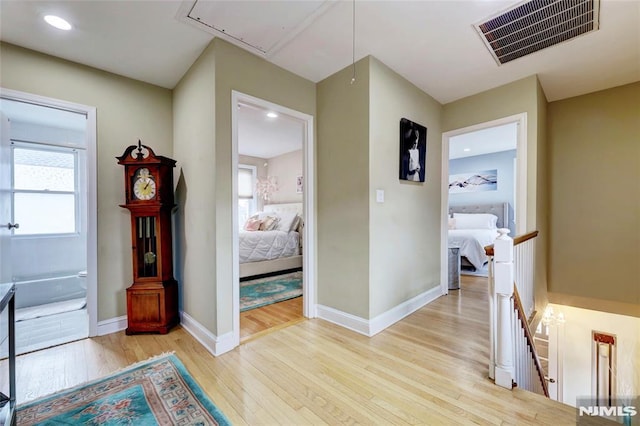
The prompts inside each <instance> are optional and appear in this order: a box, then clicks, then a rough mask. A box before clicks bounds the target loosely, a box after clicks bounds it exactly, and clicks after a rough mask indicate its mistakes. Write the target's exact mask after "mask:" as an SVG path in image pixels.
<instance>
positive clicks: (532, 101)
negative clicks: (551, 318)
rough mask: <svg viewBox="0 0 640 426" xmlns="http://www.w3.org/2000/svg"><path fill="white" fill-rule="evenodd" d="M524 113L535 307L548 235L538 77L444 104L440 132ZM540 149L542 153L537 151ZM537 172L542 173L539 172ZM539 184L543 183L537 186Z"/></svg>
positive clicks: (541, 296)
mask: <svg viewBox="0 0 640 426" xmlns="http://www.w3.org/2000/svg"><path fill="white" fill-rule="evenodd" d="M520 113H526V114H527V223H526V226H525V229H526V230H527V231H533V230H538V231H540V237H539V239H538V240H537V245H536V256H537V260H539V262H538V263H537V270H536V288H535V293H536V309H537V310H538V311H540V310H541V308H542V307H544V305H545V304H546V299H547V298H546V291H547V282H546V280H547V271H546V270H544V267H545V265H544V262H545V259H546V257H547V243H546V239H547V238H548V235H549V230H548V228H547V220H546V214H547V213H546V211H547V209H546V201H545V200H546V197H547V194H546V191H547V187H546V186H544V182H545V179H546V178H545V176H544V172H545V170H546V164H545V163H546V155H544V150H545V146H546V141H545V132H544V128H545V121H546V119H545V115H546V99H545V98H544V93H543V91H542V88H541V87H540V84H539V82H538V78H537V77H536V76H531V77H527V78H524V79H521V80H518V81H514V82H513V83H509V84H505V85H504V86H500V87H497V88H495V89H491V90H488V91H486V92H482V93H478V94H476V95H473V96H469V97H467V98H463V99H460V100H458V101H455V102H452V103H449V104H446V105H445V106H444V110H443V121H442V122H443V125H442V127H443V132H447V131H450V130H455V129H460V128H464V127H467V126H472V125H474V124H480V123H485V122H487V121H492V120H496V119H499V118H503V117H508V116H512V115H515V114H520ZM539 150H541V151H542V153H539V152H538V151H539ZM540 173H542V174H543V175H542V176H541V175H540ZM540 184H542V186H539V185H540ZM516 207H517V206H516Z"/></svg>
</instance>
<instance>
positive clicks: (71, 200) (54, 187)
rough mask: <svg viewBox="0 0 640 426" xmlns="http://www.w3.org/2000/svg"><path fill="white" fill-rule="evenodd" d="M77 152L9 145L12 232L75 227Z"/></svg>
mask: <svg viewBox="0 0 640 426" xmlns="http://www.w3.org/2000/svg"><path fill="white" fill-rule="evenodd" d="M77 164H78V161H77V154H76V152H75V150H73V149H65V148H56V149H51V148H40V147H33V146H31V145H30V144H20V145H14V147H13V219H14V222H17V223H19V224H20V227H19V228H16V229H14V234H15V235H43V234H69V233H75V232H76V231H77V226H76V216H77V215H76V212H77V211H78V208H77V207H78V194H77V183H76V182H77V179H76V176H77Z"/></svg>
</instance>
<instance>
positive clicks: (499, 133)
mask: <svg viewBox="0 0 640 426" xmlns="http://www.w3.org/2000/svg"><path fill="white" fill-rule="evenodd" d="M517 143H518V124H517V123H509V124H504V125H502V126H496V127H490V128H488V129H482V130H476V131H474V132H470V133H465V134H462V135H458V136H453V137H451V138H449V159H450V160H454V159H456V158H464V157H473V156H476V155H484V154H491V153H494V152H501V151H509V150H512V149H516V148H517Z"/></svg>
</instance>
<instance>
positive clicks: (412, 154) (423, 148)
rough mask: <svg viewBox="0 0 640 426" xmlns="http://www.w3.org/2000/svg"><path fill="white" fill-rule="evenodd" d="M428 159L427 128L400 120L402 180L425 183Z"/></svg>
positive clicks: (409, 121)
mask: <svg viewBox="0 0 640 426" xmlns="http://www.w3.org/2000/svg"><path fill="white" fill-rule="evenodd" d="M426 159H427V128H426V127H424V126H423V125H421V124H418V123H415V122H413V121H411V120H409V119H406V118H402V119H400V180H408V181H413V182H424V179H425V173H426V169H425V166H426Z"/></svg>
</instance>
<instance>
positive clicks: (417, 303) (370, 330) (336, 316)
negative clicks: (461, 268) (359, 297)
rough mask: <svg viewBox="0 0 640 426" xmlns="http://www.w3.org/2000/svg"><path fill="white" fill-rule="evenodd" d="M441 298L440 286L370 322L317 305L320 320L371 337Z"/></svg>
mask: <svg viewBox="0 0 640 426" xmlns="http://www.w3.org/2000/svg"><path fill="white" fill-rule="evenodd" d="M440 296H442V289H441V288H440V286H436V287H434V288H432V289H430V290H427V291H425V292H424V293H422V294H419V295H417V296H415V297H413V298H411V299H409V300H407V301H405V302H403V303H401V304H399V305H398V306H395V307H393V308H391V309H389V310H388V311H386V312H383V313H382V314H380V315H378V316H377V317H375V318H373V319H370V320H366V319H364V318H360V317H358V316H355V315H352V314H349V313H346V312H342V311H339V310H337V309H334V308H330V307H329V306H323V305H317V311H318V312H317V313H318V318H321V319H323V320H326V321H329V322H332V323H334V324H337V325H339V326H341V327H344V328H348V329H349V330H352V331H355V332H356V333H360V334H364V335H365V336H368V337H371V336H374V335H376V334H378V333H380V332H381V331H382V330H384V329H385V328H387V327H389V326H391V325H393V324H395V323H396V322H398V321H400V320H401V319H402V318H404V317H406V316H407V315H410V314H412V313H413V312H415V311H417V310H418V309H420V308H422V307H423V306H425V305H427V304H428V303H431V302H433V301H434V300H436V299H437V298H438V297H440Z"/></svg>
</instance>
